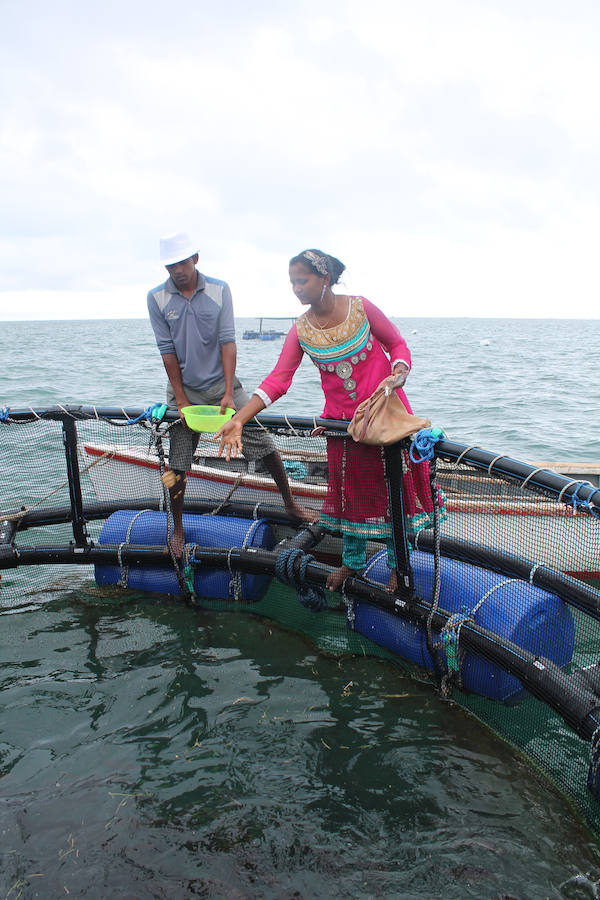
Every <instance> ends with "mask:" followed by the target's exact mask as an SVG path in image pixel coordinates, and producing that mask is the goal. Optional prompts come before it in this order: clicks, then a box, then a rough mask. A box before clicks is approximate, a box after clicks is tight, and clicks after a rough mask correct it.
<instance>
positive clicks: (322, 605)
mask: <svg viewBox="0 0 600 900" xmlns="http://www.w3.org/2000/svg"><path fill="white" fill-rule="evenodd" d="M298 560H300V564H299V565H298V571H297V572H295V571H294V567H295V565H296V562H297V561H298ZM313 560H314V556H312V555H311V554H310V553H305V552H304V551H303V550H300V548H299V547H290V548H289V549H288V550H282V551H281V553H279V554H278V556H277V559H276V560H275V574H276V576H277V578H279V580H280V581H281V582H283V584H289V585H290V586H291V587H293V588H295V589H296V593H297V594H298V600H299V601H300V603H301V604H302V605H303V606H305V607H306V608H307V609H312V610H313V611H314V612H322V611H323V610H324V609H327V598H326V596H325V591H324V590H323V588H321V587H317V586H315V585H309V584H307V583H306V570H307V568H308V565H309V563H311V562H313Z"/></svg>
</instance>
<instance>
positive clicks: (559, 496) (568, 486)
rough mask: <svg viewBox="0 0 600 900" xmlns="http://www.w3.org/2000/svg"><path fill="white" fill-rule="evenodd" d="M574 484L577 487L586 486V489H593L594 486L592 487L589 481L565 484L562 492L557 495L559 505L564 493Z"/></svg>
mask: <svg viewBox="0 0 600 900" xmlns="http://www.w3.org/2000/svg"><path fill="white" fill-rule="evenodd" d="M574 484H579V485H581V486H583V485H587V486H588V487H591V488H593V487H595V485H593V484H592V483H591V482H590V481H577V480H575V481H569V482H568V483H567V484H565V486H564V488H563V489H562V491H561V492H560V494H559V495H558V502H559V503H561V502H562V498H563V494H564V492H565V491H567V490H568V489H569V488H570V487H573V485H574Z"/></svg>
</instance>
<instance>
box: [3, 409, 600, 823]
mask: <svg viewBox="0 0 600 900" xmlns="http://www.w3.org/2000/svg"><path fill="white" fill-rule="evenodd" d="M163 414H164V411H163ZM175 418H176V416H175V414H173V413H170V412H167V414H166V416H164V417H163V418H162V420H159V417H158V416H157V415H156V411H155V410H153V409H148V410H118V409H113V408H110V409H103V410H99V409H97V408H94V407H55V408H52V409H46V410H35V411H34V410H18V411H14V410H5V411H4V412H3V415H2V419H1V421H0V440H1V441H2V449H3V466H2V469H1V470H0V498H1V499H0V574H1V579H0V610H1V611H2V612H4V613H10V612H12V611H15V610H22V609H24V608H28V607H29V608H36V607H37V606H39V605H40V604H42V603H45V602H47V601H48V600H51V599H52V598H53V597H56V596H60V595H68V594H70V593H72V592H73V591H80V590H85V591H93V592H96V593H97V594H98V595H99V596H102V597H103V598H104V599H106V601H107V602H110V600H111V598H115V597H122V596H123V594H124V593H125V592H134V593H135V595H136V596H138V597H139V596H140V593H139V592H140V591H148V592H151V593H152V594H153V595H156V594H170V595H179V596H182V597H183V598H184V599H185V600H187V601H188V602H192V603H196V604H199V605H201V606H202V607H203V608H209V609H215V610H224V609H230V610H232V611H235V612H236V614H239V615H243V614H253V615H260V616H264V617H268V618H270V619H272V620H273V621H275V622H277V623H278V624H279V625H281V626H283V627H285V628H289V629H291V630H294V631H297V632H300V633H303V634H305V635H306V636H307V637H308V638H310V639H311V640H312V641H313V642H314V643H315V645H316V646H318V647H319V648H320V649H321V650H323V651H325V652H328V653H333V654H361V655H364V654H367V655H373V656H379V657H383V658H385V659H389V660H390V661H393V663H394V665H396V666H398V667H399V669H400V670H401V672H402V674H404V675H406V676H410V677H414V678H419V679H429V680H431V681H432V682H433V683H434V685H435V687H436V689H437V690H439V691H441V692H442V694H443V695H445V696H447V697H448V698H449V699H450V698H451V700H452V702H456V703H458V704H459V705H460V706H461V707H463V708H464V709H466V710H467V711H469V712H470V713H471V714H472V715H473V716H475V717H476V718H478V719H479V720H480V721H482V722H483V723H485V724H486V725H487V726H488V727H490V728H491V729H492V730H493V731H494V732H495V733H497V734H498V735H499V736H500V737H501V738H503V739H504V740H506V741H508V742H509V743H510V744H512V745H513V746H514V747H516V748H517V749H519V750H520V751H521V752H522V753H523V755H524V756H525V758H526V759H527V760H528V761H529V762H530V764H532V765H533V766H534V767H537V768H538V769H539V770H540V771H541V772H543V773H545V775H546V776H547V777H549V778H550V779H551V781H552V782H553V783H554V784H555V785H556V786H557V787H558V788H559V789H560V790H561V791H562V792H563V793H564V794H565V795H566V796H567V797H568V798H570V800H571V801H573V802H574V803H575V805H576V807H577V808H578V809H579V810H580V811H581V812H583V814H584V815H585V817H586V819H587V821H588V823H589V824H590V825H591V827H592V828H593V830H594V831H595V833H596V834H598V833H599V832H600V801H599V800H598V793H599V785H600V773H599V771H598V770H599V769H600V766H599V764H598V760H599V755H600V747H599V745H600V741H599V736H600V727H599V724H600V666H599V661H600V653H599V649H600V630H599V619H600V590H599V585H600V519H599V515H600V492H599V491H598V490H597V488H596V487H595V486H594V485H591V484H589V483H586V482H583V481H578V480H575V479H573V478H571V477H567V476H563V475H560V474H557V473H556V472H554V471H552V470H549V469H543V468H542V469H539V468H536V466H535V465H532V464H528V463H524V462H520V461H518V460H514V459H512V458H510V457H505V456H500V455H497V454H494V453H491V452H489V451H486V450H483V449H480V448H475V447H468V446H466V445H464V444H458V443H454V442H451V441H448V440H446V439H445V438H444V437H443V436H442V437H441V438H440V437H439V436H437V437H435V436H434V437H433V438H432V439H431V440H430V445H429V448H428V455H429V457H430V459H429V461H424V462H419V461H418V460H419V459H420V458H421V456H422V455H425V454H424V453H423V450H422V447H421V448H420V449H419V448H417V446H416V444H415V443H413V445H412V446H411V445H410V442H403V443H402V444H401V445H394V446H393V447H390V448H385V450H384V449H383V448H379V447H369V448H364V447H361V446H359V445H356V444H355V443H354V442H353V441H352V440H351V439H349V438H348V437H347V436H346V433H345V424H344V423H335V422H330V421H326V420H321V419H317V418H315V417H305V418H302V417H293V418H291V417H290V418H288V417H285V416H284V417H277V416H272V415H271V416H264V415H263V416H262V417H260V423H255V424H252V425H250V426H248V427H249V429H250V430H251V431H254V432H255V433H256V434H257V435H258V436H259V438H260V437H261V436H266V435H269V438H268V440H272V441H274V446H275V448H276V450H277V454H278V456H279V458H280V460H281V464H282V467H283V470H284V471H285V473H286V477H287V481H288V483H289V485H290V488H291V494H292V497H293V500H294V502H295V503H296V504H297V505H298V506H300V507H302V510H303V513H304V515H305V516H306V517H308V518H311V519H314V520H315V521H314V523H313V524H307V523H306V522H305V521H302V520H299V519H298V518H297V517H294V515H291V514H290V511H289V509H288V508H286V505H285V504H284V500H283V497H282V494H281V493H280V490H279V487H278V485H277V483H276V480H274V469H273V463H272V456H271V451H272V447H273V445H269V444H268V445H266V449H267V450H269V447H270V448H271V450H269V453H268V454H267V455H266V456H263V455H261V456H259V457H258V458H254V459H250V458H248V459H246V458H245V457H244V455H243V454H242V455H241V456H239V457H238V458H236V459H231V460H230V461H227V460H225V459H224V458H223V457H220V456H218V452H217V450H218V444H216V443H215V441H214V440H212V439H211V437H212V436H210V435H199V436H198V444H197V447H196V450H195V454H194V461H193V464H192V467H191V469H190V470H189V471H188V473H187V480H186V486H185V500H184V508H183V525H184V530H185V547H184V551H183V555H182V556H181V558H180V557H179V556H177V555H176V554H174V553H173V552H172V539H173V533H174V527H173V520H172V515H171V513H172V510H171V495H170V493H169V491H168V489H166V488H165V481H167V482H168V478H166V477H165V476H167V474H168V472H169V452H170V443H171V436H172V433H173V429H174V428H175V427H178V426H177V425H176V423H175V421H174V420H175ZM277 454H276V455H277ZM357 484H358V485H359V487H358V488H357ZM332 485H333V488H332ZM348 522H353V523H354V526H356V523H357V522H358V523H359V528H358V536H357V529H356V527H354V530H353V529H352V527H350V525H349V524H348ZM361 554H363V559H364V563H363V564H361V566H360V571H359V572H358V573H357V574H353V573H351V574H350V575H349V576H348V577H347V578H345V579H344V581H343V582H342V583H341V584H340V586H339V588H340V589H339V590H338V591H336V592H329V591H327V590H324V587H325V583H326V580H327V578H328V577H329V574H330V573H331V571H332V567H335V566H339V565H340V563H341V561H342V560H346V559H353V560H354V561H355V564H356V565H357V564H358V561H359V560H360V557H361ZM394 563H395V564H396V566H397V570H398V584H397V586H396V588H395V590H393V591H392V592H389V591H387V590H386V585H387V583H388V579H389V578H390V575H391V569H390V565H393V564H394Z"/></svg>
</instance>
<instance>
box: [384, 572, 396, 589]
mask: <svg viewBox="0 0 600 900" xmlns="http://www.w3.org/2000/svg"><path fill="white" fill-rule="evenodd" d="M385 589H386V591H387V592H388V594H395V593H396V591H397V590H398V572H397V571H396V569H392V571H391V574H390V577H389V579H388V583H387V584H386V586H385Z"/></svg>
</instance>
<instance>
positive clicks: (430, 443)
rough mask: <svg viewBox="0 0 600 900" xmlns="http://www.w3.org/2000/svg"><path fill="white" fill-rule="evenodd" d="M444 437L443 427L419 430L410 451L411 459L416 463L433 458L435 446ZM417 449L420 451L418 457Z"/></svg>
mask: <svg viewBox="0 0 600 900" xmlns="http://www.w3.org/2000/svg"><path fill="white" fill-rule="evenodd" d="M443 437H444V432H443V431H442V429H441V428H422V429H421V431H417V433H416V434H415V436H414V438H413V441H412V444H411V445H410V450H409V451H408V452H409V456H410V458H411V460H412V461H413V462H414V463H421V462H424V461H425V460H426V459H433V457H434V452H433V448H434V447H435V445H436V444H437V442H438V441H441V439H442V438H443ZM415 450H417V451H418V453H419V455H418V457H417V456H415Z"/></svg>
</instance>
